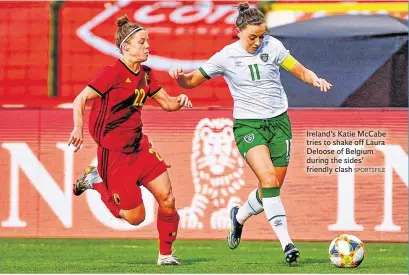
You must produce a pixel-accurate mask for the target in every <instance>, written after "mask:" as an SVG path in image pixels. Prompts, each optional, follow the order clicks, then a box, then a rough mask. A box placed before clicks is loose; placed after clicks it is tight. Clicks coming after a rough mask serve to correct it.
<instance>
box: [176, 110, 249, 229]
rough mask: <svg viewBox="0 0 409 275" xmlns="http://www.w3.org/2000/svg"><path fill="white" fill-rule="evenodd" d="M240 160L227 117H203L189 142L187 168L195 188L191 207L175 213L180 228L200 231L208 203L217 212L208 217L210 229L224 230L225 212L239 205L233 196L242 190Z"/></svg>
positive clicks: (229, 120) (225, 223)
mask: <svg viewBox="0 0 409 275" xmlns="http://www.w3.org/2000/svg"><path fill="white" fill-rule="evenodd" d="M243 166H244V160H243V158H242V157H241V156H240V153H239V151H238V150H237V148H236V146H235V143H234V134H233V122H232V120H231V119H229V118H216V119H209V118H204V119H202V120H200V121H199V123H198V124H197V126H196V129H195V134H194V138H193V142H192V156H191V168H192V178H193V184H194V187H195V188H194V189H195V194H194V196H193V199H192V202H191V205H190V206H189V207H186V208H184V209H182V210H180V211H179V215H180V216H181V227H182V228H192V229H193V228H198V229H200V228H203V222H202V219H203V217H204V212H205V210H206V209H207V207H208V204H209V203H212V204H213V207H216V208H217V209H218V210H216V211H214V212H213V213H212V214H211V220H210V224H211V227H212V228H214V229H224V228H228V227H229V224H230V218H229V211H230V208H231V207H233V206H234V205H238V204H240V203H241V201H240V199H239V198H238V197H236V196H234V194H236V192H237V191H238V190H240V189H241V188H242V186H243V185H244V183H245V182H244V180H243V179H242V177H243V174H244V171H243Z"/></svg>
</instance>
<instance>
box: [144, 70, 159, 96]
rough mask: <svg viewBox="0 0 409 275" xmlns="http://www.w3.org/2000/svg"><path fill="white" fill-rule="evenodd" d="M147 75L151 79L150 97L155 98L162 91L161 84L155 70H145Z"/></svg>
mask: <svg viewBox="0 0 409 275" xmlns="http://www.w3.org/2000/svg"><path fill="white" fill-rule="evenodd" d="M145 70H146V74H147V75H148V77H149V94H148V96H149V97H153V96H154V95H155V94H156V93H157V92H159V90H160V89H162V86H161V85H160V84H159V82H158V80H157V79H156V77H155V73H154V72H153V70H152V69H151V68H149V67H146V68H145Z"/></svg>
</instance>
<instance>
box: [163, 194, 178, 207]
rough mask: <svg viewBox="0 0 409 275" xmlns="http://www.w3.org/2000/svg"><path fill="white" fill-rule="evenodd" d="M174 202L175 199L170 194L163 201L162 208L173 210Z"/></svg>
mask: <svg viewBox="0 0 409 275" xmlns="http://www.w3.org/2000/svg"><path fill="white" fill-rule="evenodd" d="M175 201H176V200H175V197H174V196H173V194H170V195H169V196H167V197H166V198H165V200H164V201H163V207H164V208H168V209H175Z"/></svg>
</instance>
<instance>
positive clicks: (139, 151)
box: [69, 16, 192, 265]
mask: <svg viewBox="0 0 409 275" xmlns="http://www.w3.org/2000/svg"><path fill="white" fill-rule="evenodd" d="M117 26H118V30H117V32H116V41H115V42H116V45H117V46H118V48H119V50H120V51H121V53H122V54H123V57H122V58H121V59H119V60H117V61H116V62H115V63H114V64H112V65H110V66H107V67H105V68H103V69H102V70H101V71H100V72H99V73H98V74H97V75H96V76H95V78H94V79H93V80H91V82H89V83H88V85H87V86H86V87H85V88H84V90H83V91H82V92H81V93H80V94H79V95H78V96H77V97H76V98H75V100H74V107H73V111H74V130H73V131H72V133H71V136H70V140H69V144H72V145H74V146H75V147H76V149H75V151H77V150H78V149H79V148H80V146H81V144H82V141H83V115H84V108H85V104H86V102H87V101H88V100H93V105H92V109H91V112H90V119H89V132H90V134H91V136H92V138H93V139H94V140H95V142H96V143H97V144H98V152H97V156H98V169H97V168H95V167H92V166H90V167H88V169H87V170H86V172H85V175H84V177H83V178H81V179H80V180H79V181H78V182H77V183H76V184H74V186H73V192H74V194H75V195H77V196H78V195H81V194H82V193H83V192H84V191H85V190H87V189H94V190H96V191H98V192H99V193H100V194H101V200H102V201H103V202H104V204H105V205H106V206H107V208H108V209H109V210H110V212H111V213H112V214H113V215H114V216H115V217H117V218H122V219H125V220H126V221H127V222H128V223H130V224H133V225H138V224H140V223H141V222H143V221H144V219H145V207H144V205H143V201H142V194H141V188H140V185H143V186H144V187H146V188H147V189H148V190H149V191H150V192H151V193H152V194H153V196H154V197H155V199H156V200H157V202H158V204H159V207H158V217H157V229H158V232H159V257H158V264H159V265H178V264H180V263H179V261H178V260H177V258H176V257H175V256H174V255H173V251H172V243H173V242H174V241H175V240H176V235H177V230H178V223H179V215H178V213H177V211H176V208H175V199H174V197H173V193H172V186H171V182H170V179H169V175H168V172H167V167H168V166H167V165H166V164H165V162H164V160H163V159H162V158H161V157H160V155H159V154H158V153H157V152H156V151H155V150H154V149H153V148H152V147H151V145H150V143H149V141H148V137H147V136H146V135H144V134H143V132H142V120H141V111H142V106H143V104H144V102H145V101H146V99H147V98H148V97H149V98H152V99H154V100H155V101H156V102H157V103H158V104H159V105H160V106H161V108H162V109H164V110H166V111H177V110H179V109H180V108H181V107H188V108H190V107H192V103H191V102H190V100H189V98H188V97H187V96H186V95H184V94H181V95H179V96H178V97H170V96H169V95H168V94H167V93H166V92H165V90H164V89H163V88H162V87H161V86H160V85H159V83H158V82H157V81H156V79H155V75H154V72H153V71H152V69H150V68H149V67H147V66H145V65H142V64H141V63H142V62H145V61H146V60H147V59H148V55H149V44H148V32H147V31H146V30H145V29H144V28H143V27H141V26H139V25H137V24H134V23H130V22H128V18H127V17H126V16H123V17H121V18H119V19H118V21H117Z"/></svg>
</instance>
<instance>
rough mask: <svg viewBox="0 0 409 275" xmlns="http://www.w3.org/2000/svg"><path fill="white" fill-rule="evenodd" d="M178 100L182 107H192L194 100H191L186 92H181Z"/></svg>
mask: <svg viewBox="0 0 409 275" xmlns="http://www.w3.org/2000/svg"><path fill="white" fill-rule="evenodd" d="M176 101H177V102H178V103H179V104H180V106H182V107H186V108H192V107H193V105H192V102H191V101H190V99H189V98H188V97H187V95H185V94H180V95H179V96H178V97H177V98H176Z"/></svg>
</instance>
